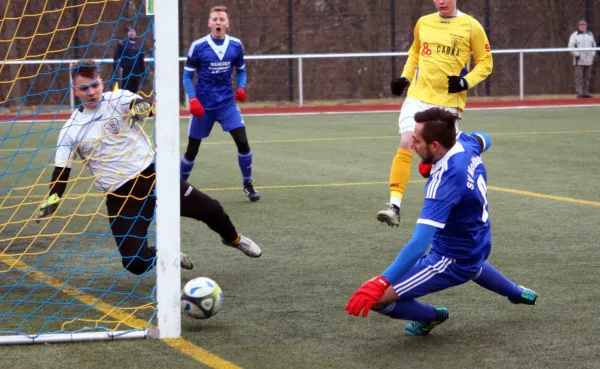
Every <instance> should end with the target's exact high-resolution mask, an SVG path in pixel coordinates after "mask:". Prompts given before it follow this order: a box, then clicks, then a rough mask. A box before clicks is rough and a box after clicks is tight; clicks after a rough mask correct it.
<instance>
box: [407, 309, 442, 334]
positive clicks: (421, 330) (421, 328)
mask: <svg viewBox="0 0 600 369" xmlns="http://www.w3.org/2000/svg"><path fill="white" fill-rule="evenodd" d="M435 313H436V320H434V321H432V322H419V321H416V320H414V321H412V322H410V323H408V324H407V325H406V326H405V327H404V331H405V332H406V335H408V336H427V335H428V334H429V333H431V330H432V329H433V328H435V327H437V326H438V325H440V324H442V323H443V322H445V321H446V320H448V318H449V317H450V314H449V313H448V309H447V308H445V307H444V306H441V307H436V308H435Z"/></svg>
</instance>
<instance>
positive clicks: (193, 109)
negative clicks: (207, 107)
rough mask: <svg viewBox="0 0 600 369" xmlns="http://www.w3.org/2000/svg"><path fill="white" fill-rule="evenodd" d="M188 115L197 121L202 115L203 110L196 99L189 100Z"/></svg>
mask: <svg viewBox="0 0 600 369" xmlns="http://www.w3.org/2000/svg"><path fill="white" fill-rule="evenodd" d="M190 113H192V115H193V116H195V117H196V118H198V119H200V118H201V117H202V116H203V115H204V108H203V107H202V104H200V101H199V100H198V98H197V97H192V98H191V99H190Z"/></svg>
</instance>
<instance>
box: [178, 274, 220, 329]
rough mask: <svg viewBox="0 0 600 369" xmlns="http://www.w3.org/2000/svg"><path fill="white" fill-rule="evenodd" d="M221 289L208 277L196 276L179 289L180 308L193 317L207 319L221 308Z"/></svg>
mask: <svg viewBox="0 0 600 369" xmlns="http://www.w3.org/2000/svg"><path fill="white" fill-rule="evenodd" d="M222 304H223V291H221V287H219V285H218V284H217V282H215V281H213V280H212V279H210V278H206V277H198V278H194V279H192V280H191V281H189V282H188V283H186V284H185V286H184V287H183V290H182V291H181V309H182V310H183V312H184V313H186V314H187V315H189V316H191V317H192V318H195V319H208V318H210V317H211V316H214V315H215V314H217V313H218V312H219V310H221V305H222Z"/></svg>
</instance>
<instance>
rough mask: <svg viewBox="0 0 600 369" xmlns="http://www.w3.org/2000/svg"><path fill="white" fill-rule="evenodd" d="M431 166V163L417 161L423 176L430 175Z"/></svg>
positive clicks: (427, 176)
mask: <svg viewBox="0 0 600 369" xmlns="http://www.w3.org/2000/svg"><path fill="white" fill-rule="evenodd" d="M431 167H433V164H425V163H423V162H422V161H420V162H419V173H421V176H423V178H429V176H430V175H431Z"/></svg>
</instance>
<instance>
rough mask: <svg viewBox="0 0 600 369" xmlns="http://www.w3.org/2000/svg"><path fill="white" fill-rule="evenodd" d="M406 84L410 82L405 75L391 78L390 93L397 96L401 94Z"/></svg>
mask: <svg viewBox="0 0 600 369" xmlns="http://www.w3.org/2000/svg"><path fill="white" fill-rule="evenodd" d="M408 85H410V82H409V81H408V78H406V77H400V78H394V79H392V82H390V87H391V88H392V93H393V94H394V95H397V96H402V93H403V92H404V89H405V88H406V86H408Z"/></svg>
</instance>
